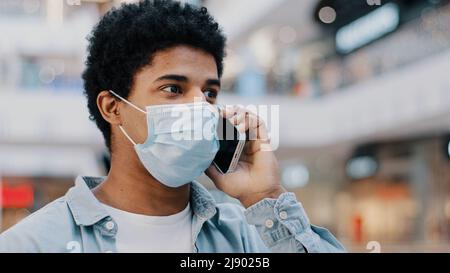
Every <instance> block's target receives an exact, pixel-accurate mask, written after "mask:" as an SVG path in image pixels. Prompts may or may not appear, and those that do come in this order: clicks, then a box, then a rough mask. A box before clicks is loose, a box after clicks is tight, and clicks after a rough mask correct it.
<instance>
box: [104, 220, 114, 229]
mask: <svg viewBox="0 0 450 273" xmlns="http://www.w3.org/2000/svg"><path fill="white" fill-rule="evenodd" d="M105 228H106V229H107V230H112V229H113V228H114V222H113V221H108V222H106V224H105Z"/></svg>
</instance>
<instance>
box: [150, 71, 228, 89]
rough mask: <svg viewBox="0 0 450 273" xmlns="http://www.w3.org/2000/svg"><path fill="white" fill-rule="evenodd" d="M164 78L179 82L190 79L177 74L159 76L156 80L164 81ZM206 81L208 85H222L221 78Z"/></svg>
mask: <svg viewBox="0 0 450 273" xmlns="http://www.w3.org/2000/svg"><path fill="white" fill-rule="evenodd" d="M164 80H172V81H177V82H188V81H189V79H188V77H186V76H183V75H176V74H168V75H163V76H161V77H159V78H157V79H156V80H155V81H164ZM205 83H206V85H217V86H218V87H220V80H218V79H207V80H206V82H205Z"/></svg>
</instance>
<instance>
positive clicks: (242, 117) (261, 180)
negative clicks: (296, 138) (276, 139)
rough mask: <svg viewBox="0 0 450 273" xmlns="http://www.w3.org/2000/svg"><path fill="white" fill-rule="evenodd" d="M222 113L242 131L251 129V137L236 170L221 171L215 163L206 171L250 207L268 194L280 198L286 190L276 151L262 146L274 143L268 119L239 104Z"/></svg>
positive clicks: (214, 180) (220, 187)
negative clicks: (263, 118)
mask: <svg viewBox="0 0 450 273" xmlns="http://www.w3.org/2000/svg"><path fill="white" fill-rule="evenodd" d="M221 114H222V116H223V117H224V118H227V119H229V120H230V121H231V122H232V123H233V124H234V125H236V126H237V128H238V130H239V131H240V132H246V131H247V130H249V135H250V140H249V141H247V143H246V144H245V146H244V150H243V153H242V155H241V158H240V160H239V162H238V164H237V167H236V170H235V171H234V172H232V173H227V174H221V173H220V172H219V171H218V170H217V169H216V167H215V166H213V165H211V166H210V167H209V168H208V169H207V170H206V175H207V176H208V177H209V178H211V180H212V181H213V182H214V184H215V185H216V187H217V188H218V189H219V190H221V191H223V192H225V193H226V194H228V195H230V196H231V197H234V198H236V199H238V200H239V201H240V202H241V203H242V204H243V205H244V206H245V207H246V208H247V207H249V206H251V205H253V204H255V203H257V202H258V201H260V200H262V199H264V198H278V196H279V195H280V194H281V193H283V192H285V190H284V189H283V187H282V186H281V182H280V174H279V167H278V162H277V159H276V158H275V155H274V153H273V151H272V150H270V149H261V147H263V145H264V144H266V145H270V144H269V143H270V141H269V139H268V134H267V129H266V126H265V124H264V122H263V121H262V120H261V118H260V117H258V116H257V115H256V114H254V113H251V112H249V111H247V110H246V109H244V108H242V107H237V106H236V107H232V108H227V109H225V110H224V111H222V113H221Z"/></svg>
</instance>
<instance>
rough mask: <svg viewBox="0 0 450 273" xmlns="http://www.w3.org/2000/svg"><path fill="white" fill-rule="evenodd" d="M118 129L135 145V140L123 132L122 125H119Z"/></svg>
mask: <svg viewBox="0 0 450 273" xmlns="http://www.w3.org/2000/svg"><path fill="white" fill-rule="evenodd" d="M119 128H120V130H121V131H122V133H123V134H124V135H125V136H126V137H127V138H128V140H129V141H131V143H133V145H134V146H136V142H134V141H133V140H132V139H131V137H130V136H129V135H128V134H127V132H125V129H123V127H122V125H119Z"/></svg>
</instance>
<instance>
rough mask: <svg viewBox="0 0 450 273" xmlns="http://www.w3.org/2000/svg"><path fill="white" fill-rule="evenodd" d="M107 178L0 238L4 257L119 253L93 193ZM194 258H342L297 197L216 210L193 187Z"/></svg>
mask: <svg viewBox="0 0 450 273" xmlns="http://www.w3.org/2000/svg"><path fill="white" fill-rule="evenodd" d="M103 180H104V178H102V177H78V178H77V179H76V182H75V186H74V187H72V188H71V189H69V191H68V192H67V193H66V194H65V196H63V197H61V198H59V199H57V200H55V201H53V202H51V203H49V204H48V205H46V206H45V207H43V208H42V209H40V210H38V211H36V212H35V213H33V214H31V215H30V216H28V217H27V218H25V219H23V220H22V221H20V222H19V223H17V224H16V225H15V226H13V227H12V228H10V229H8V230H6V231H5V232H3V233H2V234H0V252H117V249H116V244H115V236H116V233H117V230H118V228H120V227H118V226H117V223H116V222H115V221H114V219H113V218H112V217H111V216H110V215H109V214H108V213H107V211H106V210H105V209H104V207H103V206H102V205H101V203H100V202H99V201H98V200H97V199H96V198H95V196H94V195H93V193H92V191H91V189H92V188H93V187H95V186H97V185H98V184H100V183H101V182H102V181H103ZM190 204H191V207H192V210H193V218H192V251H193V252H342V251H345V250H344V248H343V247H342V245H341V244H340V243H339V242H338V241H337V240H336V238H335V237H334V236H333V235H332V234H331V233H330V232H329V231H328V230H326V229H324V228H321V227H316V226H314V225H311V224H310V222H309V220H308V217H307V216H306V213H305V211H304V210H303V207H302V205H301V204H300V203H299V202H297V200H296V198H295V195H294V194H293V193H283V194H282V195H281V196H280V197H279V198H278V199H269V198H267V199H264V200H261V201H260V202H258V203H256V204H254V205H253V206H251V207H249V208H247V209H246V210H245V209H244V208H242V207H240V206H238V205H235V204H230V203H223V204H216V203H215V202H214V199H213V197H212V196H211V194H210V193H209V192H208V191H207V190H206V189H205V188H204V187H203V186H202V185H201V184H200V183H198V182H195V181H194V182H192V183H191V197H190Z"/></svg>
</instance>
